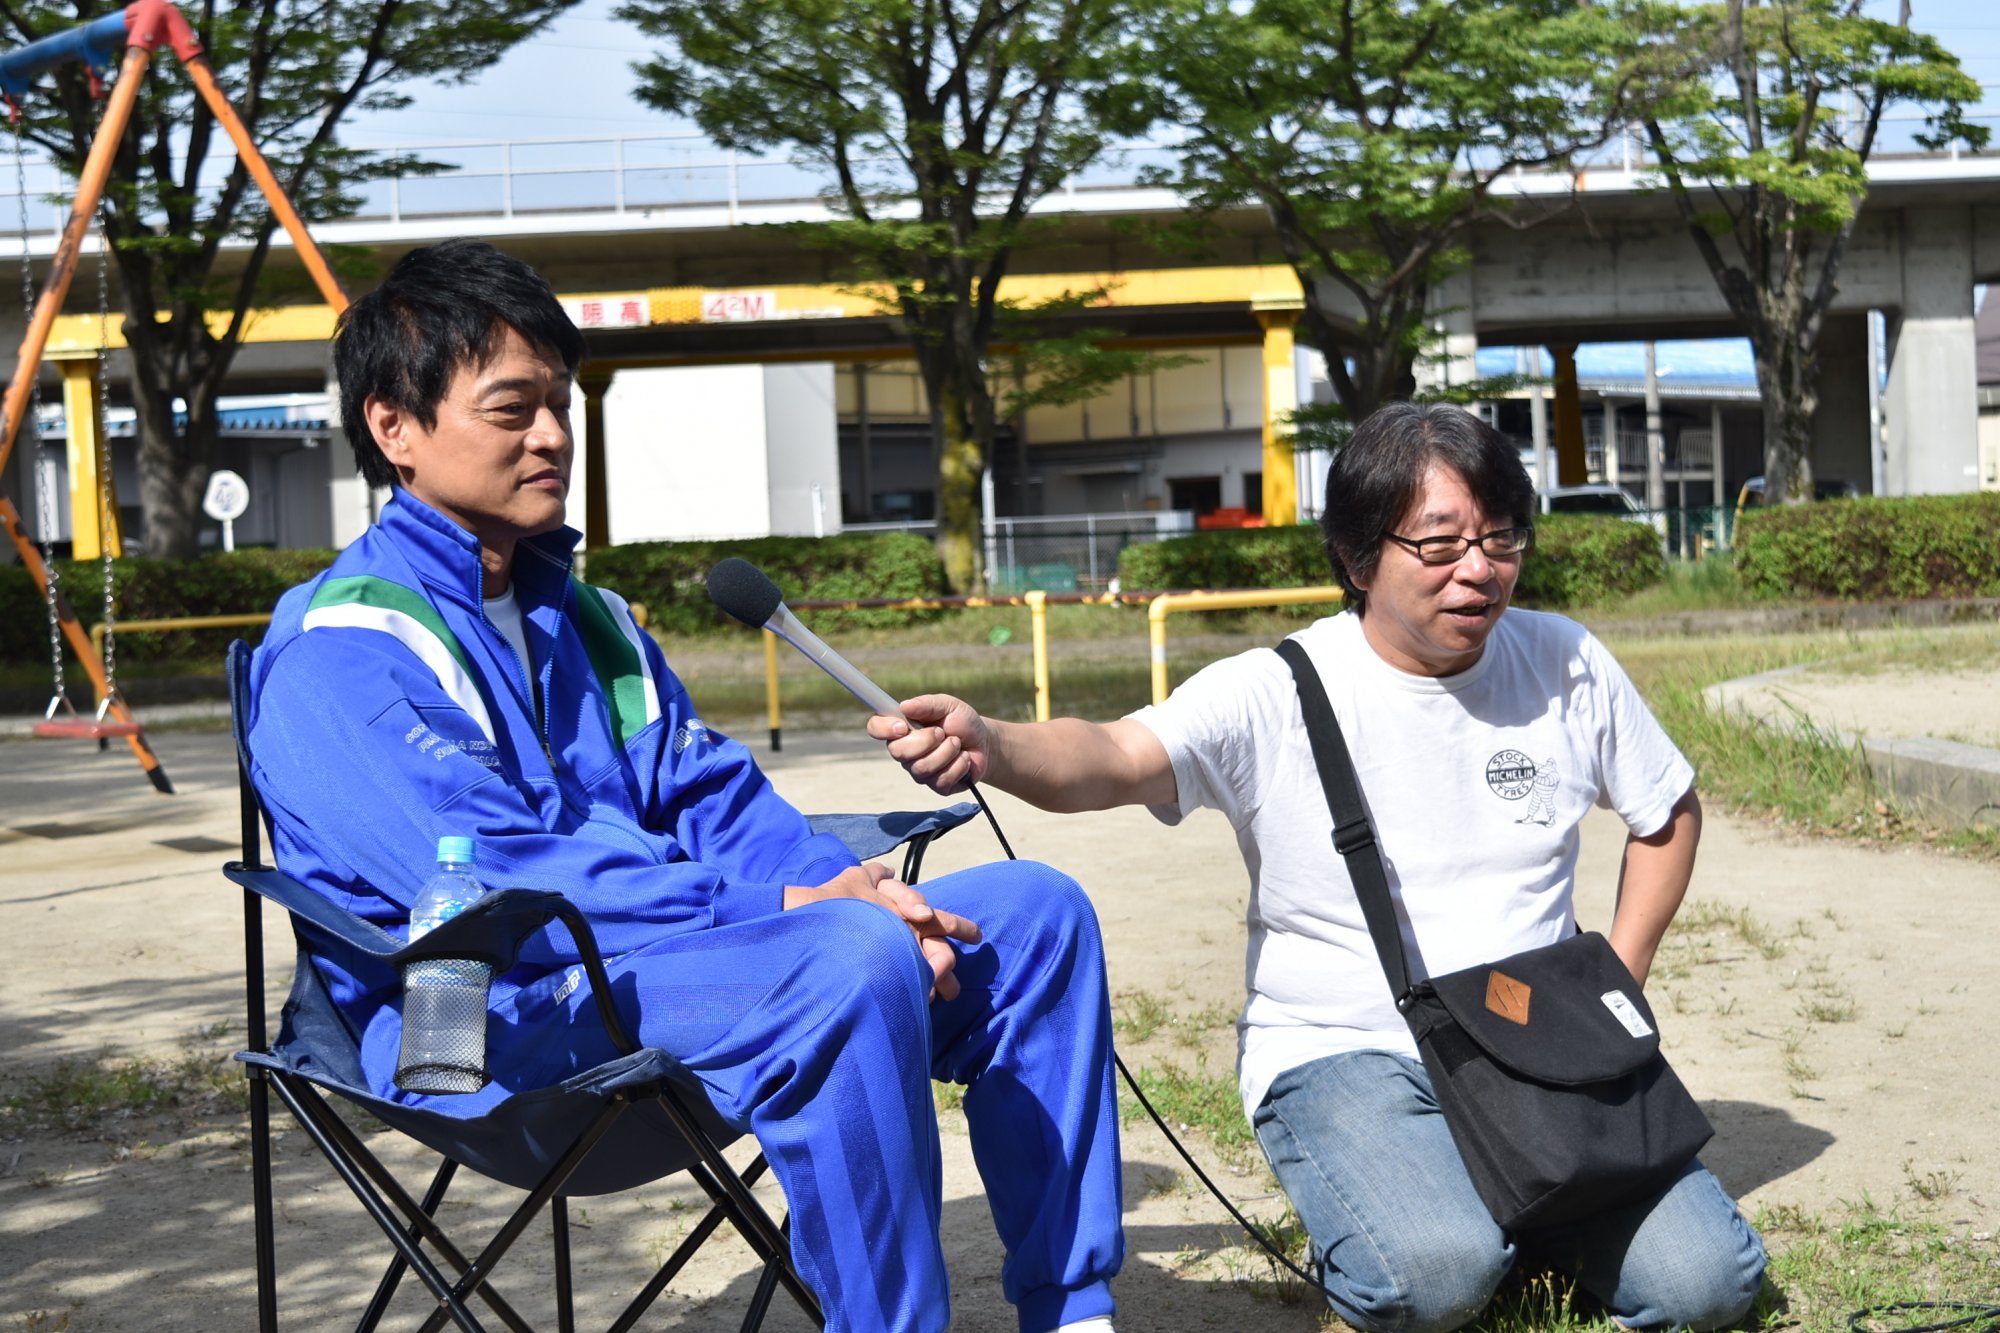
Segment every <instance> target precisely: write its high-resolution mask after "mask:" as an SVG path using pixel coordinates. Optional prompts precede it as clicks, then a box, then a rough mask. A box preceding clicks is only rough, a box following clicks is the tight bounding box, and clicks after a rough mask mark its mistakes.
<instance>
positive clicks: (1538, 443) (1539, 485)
mask: <svg viewBox="0 0 2000 1333" xmlns="http://www.w3.org/2000/svg"><path fill="white" fill-rule="evenodd" d="M1522 364H1523V365H1524V366H1532V367H1533V369H1532V370H1530V371H1529V372H1528V373H1529V374H1531V375H1533V376H1534V377H1535V378H1536V379H1537V380H1539V379H1540V378H1541V374H1542V349H1541V348H1539V347H1529V348H1525V349H1523V351H1522ZM1528 431H1529V433H1530V434H1531V435H1532V436H1533V438H1534V441H1535V489H1536V490H1538V491H1545V490H1547V489H1548V488H1549V386H1548V385H1546V384H1539V383H1538V384H1535V385H1533V386H1531V387H1530V388H1529V390H1528Z"/></svg>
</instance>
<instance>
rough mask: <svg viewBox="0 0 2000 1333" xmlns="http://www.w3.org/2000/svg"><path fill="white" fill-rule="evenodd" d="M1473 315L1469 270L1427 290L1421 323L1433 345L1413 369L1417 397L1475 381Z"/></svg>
mask: <svg viewBox="0 0 2000 1333" xmlns="http://www.w3.org/2000/svg"><path fill="white" fill-rule="evenodd" d="M1476 314H1477V311H1476V310H1475V309H1474V306H1473V292H1472V270H1471V269H1470V268H1465V269H1460V270H1459V271H1458V272H1456V273H1453V274H1450V275H1449V276H1447V277H1446V278H1445V279H1444V280H1443V281H1442V282H1439V283H1437V284H1436V285H1434V286H1433V287H1432V288H1431V289H1430V295H1429V297H1428V298H1427V300H1426V311H1425V316H1424V320H1425V323H1426V324H1428V325H1429V326H1430V329H1431V334H1432V337H1433V339H1434V340H1435V343H1434V345H1433V346H1430V347H1427V348H1426V349H1425V350H1424V353H1423V355H1422V356H1420V357H1419V358H1418V360H1417V364H1416V367H1415V370H1414V375H1415V378H1416V381H1417V394H1418V396H1419V397H1422V396H1427V395H1433V394H1436V393H1439V392H1440V391H1442V390H1444V389H1449V388H1456V387H1460V386H1463V385H1467V384H1470V383H1472V382H1473V381H1474V380H1476V379H1478V378H1479V334H1478V333H1477V331H1476V329H1475V317H1476Z"/></svg>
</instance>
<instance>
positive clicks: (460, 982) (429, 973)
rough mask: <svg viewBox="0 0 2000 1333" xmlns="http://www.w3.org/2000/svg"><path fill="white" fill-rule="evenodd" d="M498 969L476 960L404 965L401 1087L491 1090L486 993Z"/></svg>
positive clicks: (398, 1070) (398, 1068)
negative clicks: (487, 1049) (487, 1080)
mask: <svg viewBox="0 0 2000 1333" xmlns="http://www.w3.org/2000/svg"><path fill="white" fill-rule="evenodd" d="M492 980H493V969H492V968H491V967H489V966H488V965H487V964H485V963H482V962H480V961H479V960H478V959H476V958H425V959H421V960H419V961H417V962H414V963H406V964H404V966H403V1044H402V1047H401V1049H400V1050H399V1051H398V1053H397V1057H396V1086H397V1087H399V1088H402V1089H403V1090H404V1091H406V1092H426V1093H465V1092H478V1091H479V1090H480V1089H481V1088H483V1087H485V1086H486V992H487V987H488V986H489V985H490V984H491V983H492Z"/></svg>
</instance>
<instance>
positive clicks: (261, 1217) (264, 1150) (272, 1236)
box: [244, 1065, 278, 1333]
mask: <svg viewBox="0 0 2000 1333" xmlns="http://www.w3.org/2000/svg"><path fill="white" fill-rule="evenodd" d="M244 1072H246V1073H247V1074H248V1075H249V1076H250V1201H251V1209H252V1211H253V1212H254V1213H255V1215H256V1222H255V1226H256V1230H257V1329H258V1333H278V1242H277V1232H276V1227H275V1225H274V1222H273V1217H274V1210H273V1207H272V1203H271V1087H270V1081H269V1080H268V1079H267V1078H266V1076H265V1074H264V1071H263V1070H261V1069H258V1068H256V1067H255V1066H254V1065H252V1066H246V1067H245V1071H244Z"/></svg>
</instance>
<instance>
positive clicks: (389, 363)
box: [333, 240, 583, 486]
mask: <svg viewBox="0 0 2000 1333" xmlns="http://www.w3.org/2000/svg"><path fill="white" fill-rule="evenodd" d="M508 329H513V330H514V331H515V332H516V333H518V334H520V335H521V337H522V338H524V339H526V340H527V342H528V343H529V345H531V346H532V347H534V348H535V350H536V351H537V352H540V353H542V354H544V355H554V356H558V357H561V358H562V363H563V365H564V366H565V367H566V368H567V369H568V371H569V373H570V374H571V375H575V374H576V368H577V367H578V366H579V365H581V364H583V335H582V334H581V333H579V332H578V331H577V327H576V325H575V324H573V323H571V322H570V318H569V316H568V315H566V314H564V313H563V308H562V303H561V302H559V301H557V300H556V295H555V293H554V292H553V291H551V290H549V285H548V283H546V282H544V281H543V280H542V276H541V275H540V274H539V273H537V272H535V270H534V269H532V268H530V267H528V265H526V264H524V263H523V262H521V261H520V260H518V259H516V258H514V257H513V256H512V255H508V254H503V253H502V252H501V251H499V250H496V249H494V248H493V247H492V246H490V245H488V244H486V242H484V241H469V240H455V241H441V242H439V243H438V244H436V245H429V246H425V247H423V248H422V249H420V250H412V251H410V253H408V254H406V255H404V256H403V257H402V258H401V259H399V260H397V261H396V266H395V267H394V268H392V269H390V270H389V276H388V277H386V278H384V279H383V280H382V285H381V286H379V287H377V288H376V289H375V290H374V291H372V292H369V293H368V294H367V295H366V296H363V297H361V298H360V299H359V300H357V301H355V302H354V304H352V305H350V306H348V307H347V309H346V310H345V311H344V312H342V314H341V316H340V322H339V324H338V325H337V326H336V328H335V330H334V335H333V368H334V375H335V376H336V378H338V379H339V381H340V420H341V424H342V426H343V427H344V428H345V429H346V431H347V440H348V443H349V444H351V445H353V446H354V461H355V463H356V464H358V465H359V466H360V468H361V475H362V476H363V477H365V478H367V480H368V484H369V485H371V486H389V485H393V484H394V483H395V480H396V469H395V468H394V467H392V466H391V465H390V463H389V460H388V459H387V458H385V457H383V456H382V449H381V446H380V445H378V444H377V443H376V442H375V433H374V431H372V430H370V429H369V426H368V414H367V411H366V404H367V402H368V400H369V399H370V398H371V397H373V398H379V399H381V400H382V401H383V402H385V403H388V404H389V405H390V406H392V407H394V408H396V410H398V411H400V412H407V413H409V414H410V415H411V416H413V417H415V418H416V419H417V420H418V421H420V422H422V423H423V426H424V428H425V429H426V430H429V429H431V428H432V427H434V426H436V425H437V408H438V404H439V403H441V402H443V401H444V396H445V394H446V392H447V391H448V390H449V389H450V387H451V378H452V376H453V375H455V374H456V373H458V371H459V370H460V369H461V368H463V367H465V366H475V367H479V366H484V365H486V364H487V363H488V362H490V361H491V360H492V359H493V358H494V357H495V356H497V355H498V354H499V351H500V347H501V344H502V342H503V341H504V340H505V338H506V330H508Z"/></svg>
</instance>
